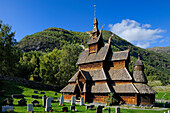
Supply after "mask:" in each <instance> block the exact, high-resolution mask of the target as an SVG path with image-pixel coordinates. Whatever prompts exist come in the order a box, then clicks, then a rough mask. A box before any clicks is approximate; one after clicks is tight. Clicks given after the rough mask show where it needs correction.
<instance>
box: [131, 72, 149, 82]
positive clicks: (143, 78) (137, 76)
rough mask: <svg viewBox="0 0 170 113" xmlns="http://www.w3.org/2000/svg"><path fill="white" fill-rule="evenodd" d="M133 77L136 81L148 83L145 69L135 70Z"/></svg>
mask: <svg viewBox="0 0 170 113" xmlns="http://www.w3.org/2000/svg"><path fill="white" fill-rule="evenodd" d="M133 78H134V81H135V82H144V83H147V79H146V76H145V74H144V72H143V71H134V72H133Z"/></svg>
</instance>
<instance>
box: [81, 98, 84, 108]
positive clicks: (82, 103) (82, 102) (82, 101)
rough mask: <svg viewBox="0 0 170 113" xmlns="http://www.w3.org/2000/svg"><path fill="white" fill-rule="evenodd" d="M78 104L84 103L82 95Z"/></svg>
mask: <svg viewBox="0 0 170 113" xmlns="http://www.w3.org/2000/svg"><path fill="white" fill-rule="evenodd" d="M80 105H81V106H83V105H84V98H83V97H81V98H80Z"/></svg>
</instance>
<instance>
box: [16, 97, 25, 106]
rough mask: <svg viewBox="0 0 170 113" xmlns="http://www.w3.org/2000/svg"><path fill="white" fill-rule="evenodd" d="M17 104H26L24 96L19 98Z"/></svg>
mask: <svg viewBox="0 0 170 113" xmlns="http://www.w3.org/2000/svg"><path fill="white" fill-rule="evenodd" d="M18 105H19V106H25V105H27V101H26V100H25V99H24V98H22V99H21V100H19V101H18Z"/></svg>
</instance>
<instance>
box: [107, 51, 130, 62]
mask: <svg viewBox="0 0 170 113" xmlns="http://www.w3.org/2000/svg"><path fill="white" fill-rule="evenodd" d="M128 56H129V50H125V51H119V52H113V53H112V54H111V55H110V58H109V61H116V60H127V58H128Z"/></svg>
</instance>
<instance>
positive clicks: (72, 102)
mask: <svg viewBox="0 0 170 113" xmlns="http://www.w3.org/2000/svg"><path fill="white" fill-rule="evenodd" d="M71 105H75V97H74V96H72V98H71Z"/></svg>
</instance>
